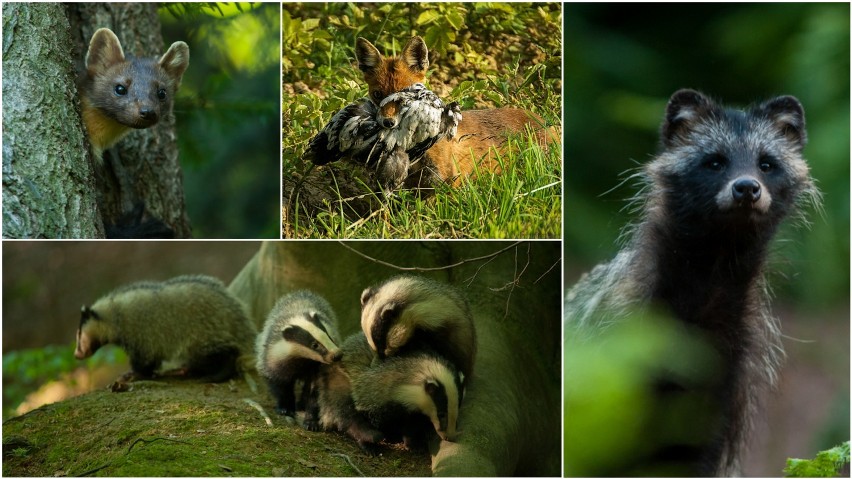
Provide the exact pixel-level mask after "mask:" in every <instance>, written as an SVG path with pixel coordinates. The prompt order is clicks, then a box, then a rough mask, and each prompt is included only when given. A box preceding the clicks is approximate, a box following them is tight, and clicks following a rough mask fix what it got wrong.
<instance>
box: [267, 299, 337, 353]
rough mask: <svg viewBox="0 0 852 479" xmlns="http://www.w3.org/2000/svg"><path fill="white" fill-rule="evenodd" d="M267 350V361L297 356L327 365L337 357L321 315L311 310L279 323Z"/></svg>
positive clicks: (332, 341)
mask: <svg viewBox="0 0 852 479" xmlns="http://www.w3.org/2000/svg"><path fill="white" fill-rule="evenodd" d="M274 334H275V335H276V336H273V337H271V338H269V340H270V341H271V342H272V343H273V344H272V345H271V347H270V348H269V351H268V353H267V363H275V362H278V361H284V360H286V359H287V358H293V357H299V358H305V359H311V360H313V361H317V362H320V363H325V364H331V363H333V362H335V361H338V360H340V357H341V354H340V348H339V347H338V346H337V344H336V343H335V342H334V340H333V339H332V338H331V336H330V335H329V333H328V330H327V328H326V325H325V324H324V322H323V318H322V315H321V314H319V313H317V312H315V311H311V312H308V313H304V314H301V315H298V316H294V317H291V318H289V319H288V321H286V322H284V324H281V325H280V328H279V329H278V331H276V332H274Z"/></svg>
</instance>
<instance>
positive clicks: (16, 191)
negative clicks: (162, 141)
mask: <svg viewBox="0 0 852 479" xmlns="http://www.w3.org/2000/svg"><path fill="white" fill-rule="evenodd" d="M71 45H72V41H71V36H70V32H69V28H68V20H67V18H66V17H65V12H64V9H63V7H61V6H60V5H58V4H47V3H4V4H3V236H4V237H6V238H95V237H103V235H104V233H103V225H102V222H101V216H100V212H99V210H98V205H97V200H96V193H95V183H94V180H93V177H92V173H91V167H90V163H89V160H88V151H87V150H88V147H87V142H86V140H85V133H84V130H83V126H82V123H81V120H80V114H79V107H78V106H77V105H78V104H79V103H78V100H77V88H76V86H75V83H74V77H75V72H74V67H73V63H72V61H71V58H72V48H71Z"/></svg>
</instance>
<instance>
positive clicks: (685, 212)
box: [565, 89, 819, 477]
mask: <svg viewBox="0 0 852 479" xmlns="http://www.w3.org/2000/svg"><path fill="white" fill-rule="evenodd" d="M806 141H807V135H806V133H805V116H804V109H803V108H802V105H801V103H799V101H798V100H797V99H796V98H794V97H792V96H780V97H776V98H773V99H770V100H767V101H765V102H763V103H760V104H758V105H755V106H752V107H751V108H748V109H746V110H738V109H731V108H725V107H723V106H721V105H719V104H717V103H716V102H715V101H713V100H711V99H710V98H708V97H707V96H705V95H704V94H702V93H699V92H697V91H694V90H688V89H687V90H679V91H677V92H675V93H674V94H673V95H672V97H671V99H670V100H669V102H668V105H667V107H666V112H665V118H664V120H663V123H662V127H661V129H660V143H661V151H660V152H659V154H658V155H657V156H656V157H655V158H654V159H653V160H652V161H651V162H650V163H648V164H647V165H646V166H645V168H644V169H643V171H641V172H640V173H638V174H637V175H636V176H637V177H638V178H639V179H640V181H641V182H642V186H643V189H642V191H641V193H640V194H639V196H638V198H637V200H638V201H637V204H638V207H639V208H638V209H639V210H640V211H641V212H642V213H643V215H642V217H641V219H640V220H639V222H638V223H637V224H636V225H634V226H632V227H631V228H630V229H629V230H628V235H627V236H628V242H627V245H626V247H625V248H624V249H623V250H622V251H621V252H620V253H618V255H617V256H616V257H615V259H613V260H612V261H610V262H609V263H605V264H601V265H598V266H597V267H595V268H594V269H593V270H592V271H591V272H590V273H589V274H588V275H586V276H585V277H584V278H583V279H581V280H580V282H579V283H577V285H575V286H574V287H573V288H572V289H571V290H570V291H569V292H568V295H567V296H566V300H565V320H566V326H571V327H572V328H573V332H572V334H576V335H577V336H578V337H581V338H583V337H586V336H588V337H589V338H592V337H594V335H595V334H597V333H598V332H599V331H600V330H602V329H604V328H605V327H606V326H607V325H608V324H612V323H613V322H615V321H620V320H625V318H629V317H630V316H632V315H638V316H639V317H641V315H643V314H644V313H645V312H646V311H648V310H652V311H655V312H662V313H663V314H665V315H668V317H670V318H673V319H675V320H676V321H678V324H679V326H680V327H681V328H682V331H696V332H698V333H700V334H701V335H702V337H704V338H706V339H707V341H706V343H707V345H708V346H709V347H711V348H713V350H714V351H715V353H716V354H717V355H718V358H719V359H720V361H719V362H718V365H717V366H716V368H717V369H718V370H717V371H714V373H715V375H714V376H713V380H716V381H717V382H716V383H712V381H710V380H705V381H704V382H703V383H701V384H698V385H692V384H691V383H690V381H689V379H686V380H684V379H682V378H677V377H670V378H661V379H660V381H659V382H658V386H659V387H657V388H656V390H655V392H654V394H655V395H656V396H655V397H656V399H658V400H661V402H660V404H664V403H666V402H668V403H676V404H680V406H681V409H682V408H683V407H685V403H684V401H687V402H689V401H691V399H689V398H690V395H691V394H692V395H693V397H708V396H709V398H710V400H708V401H707V402H706V403H702V404H700V405H697V406H696V407H699V408H700V410H701V411H703V412H704V414H705V415H706V417H702V418H700V419H701V422H700V424H702V426H701V427H697V426H696V427H693V428H692V429H691V430H690V431H689V432H690V433H691V434H694V436H693V437H692V438H690V439H689V441H685V442H684V443H681V444H671V443H672V441H673V439H672V438H671V437H661V438H656V439H658V440H659V441H660V443H662V444H665V447H666V448H665V449H663V450H662V451H658V452H657V455H656V456H653V455H652V454H653V452H652V453H647V457H643V458H640V459H639V460H640V461H644V463H643V465H642V466H641V467H647V465H648V463H662V464H663V465H664V467H671V466H672V465H676V466H679V467H684V468H683V469H679V470H678V471H679V474H690V475H700V476H710V475H719V476H728V477H730V476H735V475H738V474H739V473H740V457H741V455H742V452H743V450H744V449H745V447H746V444H747V439H748V433H749V430H750V427H751V421H752V418H753V416H754V415H755V413H756V412H757V410H758V404H759V401H758V394H759V392H760V391H761V389H765V388H766V387H768V386H772V385H774V384H775V383H776V381H777V379H778V369H779V367H780V364H781V362H782V358H783V347H782V343H781V332H780V325H779V321H778V318H777V317H775V316H774V315H773V314H772V312H771V310H770V307H769V293H768V289H767V285H766V282H765V279H764V271H765V263H766V253H767V249H768V245H769V243H770V241H771V240H772V238H773V236H774V235H775V232H776V230H777V228H778V226H779V225H780V224H781V222H782V221H783V220H784V219H785V218H786V217H788V216H790V215H791V214H793V213H794V212H796V211H798V210H800V209H799V208H798V206H801V204H802V203H808V202H810V203H812V204H815V205H818V203H819V192H818V190H817V189H816V187H815V186H814V183H813V180H812V179H811V176H810V173H809V168H808V165H807V163H806V162H805V160H804V158H803V157H802V150H803V148H804V146H805V143H806ZM566 381H570V378H568V377H566ZM702 387H703V388H704V389H703V390H702V389H700V388H702ZM692 402H693V403H694V402H695V401H692ZM663 409H665V408H663ZM664 413H665V414H667V416H666V418H664V420H667V421H669V422H671V421H675V420H676V419H672V418H673V417H674V416H672V414H674V411H672V410H670V409H665V411H664ZM651 429H652V430H651V431H649V435H648V437H646V438H645V439H646V440H647V441H648V443H649V444H652V443H653V441H652V439H654V438H652V437H651V436H653V435H654V434H658V435H660V430H659V427H658V423H654V424H653V425H652V426H651ZM664 435H665V433H663V434H662V435H661V436H664ZM695 438H698V439H697V440H696V439H695ZM655 465H659V464H655ZM636 467H640V466H636ZM630 470H631V471H634V470H636V469H630ZM663 470H666V471H668V472H670V471H671V469H663ZM607 472H608V473H609V474H612V473H614V472H615V475H619V474H618V473H617V472H616V471H607Z"/></svg>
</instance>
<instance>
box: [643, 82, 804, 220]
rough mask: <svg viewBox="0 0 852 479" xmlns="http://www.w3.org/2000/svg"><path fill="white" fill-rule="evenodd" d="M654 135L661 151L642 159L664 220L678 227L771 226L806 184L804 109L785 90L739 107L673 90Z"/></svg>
mask: <svg viewBox="0 0 852 479" xmlns="http://www.w3.org/2000/svg"><path fill="white" fill-rule="evenodd" d="M660 140H661V144H662V152H661V153H660V155H659V156H658V157H657V158H656V159H655V160H654V161H652V162H651V163H649V165H648V174H649V177H650V180H651V182H652V183H653V185H652V189H654V190H656V191H660V192H662V193H661V194H662V195H663V198H662V201H663V205H664V208H660V211H666V212H667V214H669V215H671V217H670V218H669V220H670V221H669V222H668V224H674V225H676V226H677V227H682V228H684V230H685V231H689V230H690V229H691V228H694V227H695V226H696V224H700V225H702V226H704V227H705V228H713V227H721V228H731V227H732V228H740V227H747V229H751V230H767V229H769V230H771V229H772V228H774V226H775V225H777V224H778V223H779V222H780V220H781V219H782V218H783V217H784V216H785V215H786V214H787V213H788V212H789V210H790V209H791V208H792V207H793V206H795V203H796V200H797V198H798V197H799V195H800V193H801V192H802V191H803V190H813V184H812V181H811V179H810V175H809V171H808V166H807V164H806V163H805V161H804V159H803V158H802V149H803V148H804V146H805V143H806V142H807V136H806V133H805V115H804V110H803V109H802V105H801V104H800V103H799V101H798V100H797V99H796V98H794V97H792V96H781V97H777V98H774V99H771V100H768V101H766V102H764V103H761V104H759V105H757V106H754V107H751V108H749V109H748V110H745V111H742V110H733V109H725V108H723V107H721V106H719V105H717V104H716V103H714V102H713V101H712V100H710V99H709V98H707V97H706V96H704V95H702V94H701V93H699V92H696V91H693V90H680V91H677V92H675V94H674V95H672V97H671V99H670V100H669V103H668V106H667V108H666V117H665V120H664V122H663V125H662V128H661V131H660ZM651 214H652V215H653V214H654V211H652V212H651ZM658 214H662V213H660V212H658Z"/></svg>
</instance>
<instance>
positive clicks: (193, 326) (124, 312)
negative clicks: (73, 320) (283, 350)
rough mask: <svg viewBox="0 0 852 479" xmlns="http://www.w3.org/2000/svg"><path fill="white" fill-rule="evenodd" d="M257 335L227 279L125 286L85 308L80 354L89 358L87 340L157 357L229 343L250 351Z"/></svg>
mask: <svg viewBox="0 0 852 479" xmlns="http://www.w3.org/2000/svg"><path fill="white" fill-rule="evenodd" d="M255 334H256V330H255V328H254V325H253V324H252V322H251V321H250V320H249V318H248V316H247V314H246V312H245V308H244V306H243V305H242V303H240V301H239V300H238V299H236V298H235V297H234V296H233V295H231V294H230V293H229V292H228V291H227V289H226V288H225V286H224V285H223V284H222V282H221V281H219V280H217V279H215V278H212V277H209V276H200V275H199V276H180V277H176V278H173V279H170V280H168V281H164V282H159V283H158V282H138V283H133V284H129V285H126V286H122V287H120V288H118V289H116V290H114V291H112V292H111V293H109V294H107V295H106V296H104V297H102V298H100V299H98V300H97V301H96V302H95V303H94V304H93V305H92V306H91V307H84V309H83V315H82V318H81V322H80V328H79V330H78V333H77V335H78V348H77V349H78V351H77V352H75V356H78V357H79V356H80V355H82V356H83V357H86V354H87V351H86V349H85V347H82V346H81V342H80V339H81V338H86V339H85V340H87V341H89V342H90V343H91V342H94V341H98V342H100V344H106V343H116V344H117V345H119V346H121V347H123V348H125V349H128V350H131V351H135V352H138V353H139V354H141V355H143V356H145V357H151V358H157V357H161V358H164V359H177V358H182V357H186V356H188V355H197V354H199V353H203V352H205V351H212V350H217V349H219V348H221V347H222V346H223V345H227V346H236V347H237V348H238V349H240V350H242V351H243V352H245V353H249V352H250V351H251V347H252V344H253V340H254V336H255ZM91 353H94V350H91V348H90V352H89V355H90V354H91Z"/></svg>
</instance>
